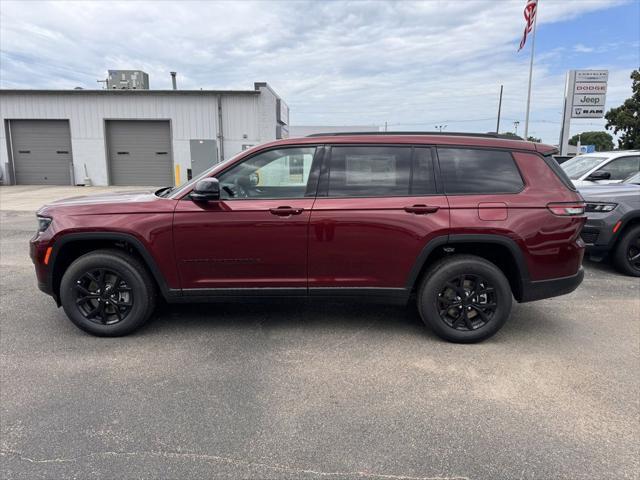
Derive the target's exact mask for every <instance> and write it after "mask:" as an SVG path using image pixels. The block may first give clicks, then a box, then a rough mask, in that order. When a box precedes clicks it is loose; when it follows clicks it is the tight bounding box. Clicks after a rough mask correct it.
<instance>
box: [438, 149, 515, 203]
mask: <svg viewBox="0 0 640 480" xmlns="http://www.w3.org/2000/svg"><path fill="white" fill-rule="evenodd" d="M438 159H439V161H440V171H441V172H442V177H443V181H444V189H445V192H446V193H449V194H456V193H516V192H519V191H520V190H521V189H522V187H523V183H522V177H521V176H520V172H518V168H517V167H516V164H515V162H514V161H513V158H512V157H511V154H510V153H509V152H503V151H499V150H480V149H470V148H438Z"/></svg>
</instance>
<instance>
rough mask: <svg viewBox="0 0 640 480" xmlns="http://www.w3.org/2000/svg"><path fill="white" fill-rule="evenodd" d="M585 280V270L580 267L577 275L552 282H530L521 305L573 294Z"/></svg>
mask: <svg viewBox="0 0 640 480" xmlns="http://www.w3.org/2000/svg"><path fill="white" fill-rule="evenodd" d="M583 279H584V269H583V268H582V267H580V269H579V270H578V272H577V273H576V274H575V275H571V276H569V277H562V278H554V279H552V280H538V281H533V282H531V281H529V282H527V283H526V284H525V285H524V289H523V292H522V298H521V299H520V303H524V302H532V301H534V300H542V299H543V298H551V297H558V296H560V295H566V294H567V293H571V292H573V291H574V290H575V289H576V288H578V287H579V286H580V284H581V283H582V280H583Z"/></svg>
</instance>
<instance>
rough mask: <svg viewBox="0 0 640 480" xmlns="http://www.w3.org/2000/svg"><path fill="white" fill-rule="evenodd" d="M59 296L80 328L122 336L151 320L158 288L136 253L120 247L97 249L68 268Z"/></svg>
mask: <svg viewBox="0 0 640 480" xmlns="http://www.w3.org/2000/svg"><path fill="white" fill-rule="evenodd" d="M101 285H102V286H103V288H100V286H101ZM60 299H61V302H62V307H63V308H64V311H65V313H66V314H67V316H68V317H69V319H70V320H71V321H72V322H73V323H74V324H75V325H76V326H77V327H78V328H80V329H82V330H84V331H85V332H88V333H91V334H93V335H96V336H100V337H119V336H123V335H127V334H129V333H131V332H133V331H135V330H137V329H138V328H140V327H141V326H142V325H144V323H145V322H146V321H147V320H148V319H149V317H150V315H151V313H152V312H153V310H154V307H155V302H156V289H155V285H154V283H153V280H152V279H151V276H150V275H149V272H148V271H147V269H146V267H145V266H144V265H143V264H142V263H141V262H140V261H139V260H137V259H136V258H134V257H133V256H131V255H128V254H126V253H125V252H121V251H119V250H97V251H95V252H91V253H87V254H86V255H83V256H81V257H79V258H77V259H76V260H75V261H74V262H73V263H72V264H71V265H70V266H69V268H67V270H66V271H65V273H64V275H63V276H62V281H61V283H60ZM96 310H97V312H96Z"/></svg>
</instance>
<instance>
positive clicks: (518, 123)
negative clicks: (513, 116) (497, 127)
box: [513, 120, 520, 135]
mask: <svg viewBox="0 0 640 480" xmlns="http://www.w3.org/2000/svg"><path fill="white" fill-rule="evenodd" d="M518 125H520V121H519V120H516V121H515V122H513V128H515V129H516V135H518Z"/></svg>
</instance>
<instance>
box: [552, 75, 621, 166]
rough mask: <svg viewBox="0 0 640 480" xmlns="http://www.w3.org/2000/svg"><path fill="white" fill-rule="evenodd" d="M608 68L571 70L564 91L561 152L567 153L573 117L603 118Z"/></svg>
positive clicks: (562, 153)
mask: <svg viewBox="0 0 640 480" xmlns="http://www.w3.org/2000/svg"><path fill="white" fill-rule="evenodd" d="M608 79H609V71H608V70H569V72H568V73H567V81H566V85H565V91H564V112H563V115H562V128H561V129H560V154H561V155H567V154H568V151H569V138H570V136H569V135H570V134H569V132H570V128H571V119H572V118H603V117H604V114H605V108H604V105H605V100H606V96H607V81H608Z"/></svg>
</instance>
